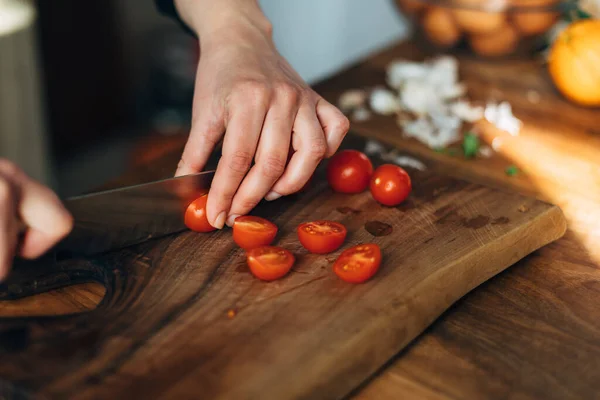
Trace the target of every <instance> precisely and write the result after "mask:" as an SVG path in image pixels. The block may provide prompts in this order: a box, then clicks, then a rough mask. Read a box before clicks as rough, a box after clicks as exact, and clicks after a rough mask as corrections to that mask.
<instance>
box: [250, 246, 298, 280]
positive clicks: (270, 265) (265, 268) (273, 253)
mask: <svg viewBox="0 0 600 400" xmlns="http://www.w3.org/2000/svg"><path fill="white" fill-rule="evenodd" d="M294 261H295V259H294V256H293V255H292V253H290V252H289V251H287V250H286V249H283V248H281V247H274V246H263V247H255V248H253V249H252V250H250V251H248V254H247V258H246V262H247V263H248V266H249V267H250V271H252V274H254V276H256V277H257V278H258V279H262V280H263V281H273V280H275V279H279V278H281V277H283V276H285V275H286V274H287V273H288V272H290V269H292V265H294Z"/></svg>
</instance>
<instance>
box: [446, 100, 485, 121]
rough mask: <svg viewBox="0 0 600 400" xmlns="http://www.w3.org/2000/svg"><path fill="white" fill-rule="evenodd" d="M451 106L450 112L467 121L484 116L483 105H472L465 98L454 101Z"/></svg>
mask: <svg viewBox="0 0 600 400" xmlns="http://www.w3.org/2000/svg"><path fill="white" fill-rule="evenodd" d="M449 108H450V113H452V114H453V115H455V116H457V117H458V118H460V119H462V120H463V121H466V122H476V121H479V120H480V119H481V118H483V107H476V106H472V105H471V104H470V103H469V102H468V101H465V100H459V101H457V102H455V103H452V104H450V107H449Z"/></svg>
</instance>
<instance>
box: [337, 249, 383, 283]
mask: <svg viewBox="0 0 600 400" xmlns="http://www.w3.org/2000/svg"><path fill="white" fill-rule="evenodd" d="M380 264H381V250H380V249H379V246H377V245H376V244H359V245H358V246H354V247H351V248H349V249H347V250H344V251H343V252H342V254H340V256H339V257H338V259H337V260H335V263H334V264H333V271H334V272H335V274H336V275H337V276H339V277H340V278H341V279H342V280H344V281H346V282H350V283H361V282H364V281H366V280H368V279H369V278H371V277H372V276H373V275H375V273H376V272H377V271H378V270H379V265H380Z"/></svg>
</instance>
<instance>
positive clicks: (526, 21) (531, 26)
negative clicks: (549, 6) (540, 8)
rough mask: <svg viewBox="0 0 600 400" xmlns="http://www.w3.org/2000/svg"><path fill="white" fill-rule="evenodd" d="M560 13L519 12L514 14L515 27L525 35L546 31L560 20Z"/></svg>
mask: <svg viewBox="0 0 600 400" xmlns="http://www.w3.org/2000/svg"><path fill="white" fill-rule="evenodd" d="M558 17H559V14H557V13H552V12H519V13H514V14H513V15H512V18H511V19H512V21H513V23H514V25H515V27H516V28H517V29H518V30H519V32H521V33H522V34H523V35H524V36H534V35H539V34H542V33H544V32H546V31H547V30H548V29H550V28H551V27H552V25H554V23H555V22H556V21H557V20H558Z"/></svg>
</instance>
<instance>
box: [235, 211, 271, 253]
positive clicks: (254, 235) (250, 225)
mask: <svg viewBox="0 0 600 400" xmlns="http://www.w3.org/2000/svg"><path fill="white" fill-rule="evenodd" d="M276 235H277V226H276V225H275V224H274V223H272V222H269V221H267V220H266V219H264V218H261V217H253V216H250V215H244V216H242V217H237V218H236V219H235V222H234V223H233V241H234V242H236V243H237V245H238V246H240V247H241V248H242V249H245V250H250V249H253V248H255V247H261V246H268V245H270V244H271V243H273V240H274V239H275V236H276Z"/></svg>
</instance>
